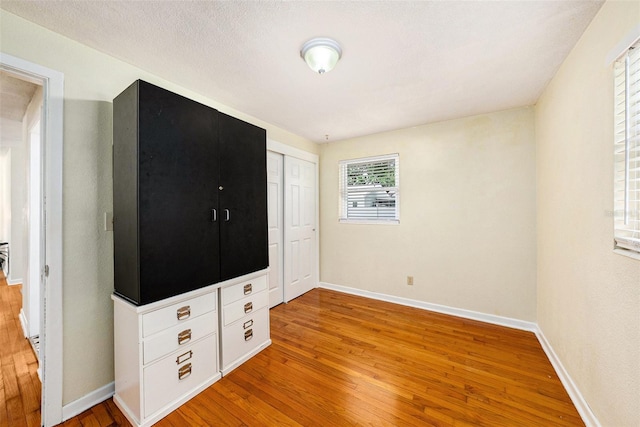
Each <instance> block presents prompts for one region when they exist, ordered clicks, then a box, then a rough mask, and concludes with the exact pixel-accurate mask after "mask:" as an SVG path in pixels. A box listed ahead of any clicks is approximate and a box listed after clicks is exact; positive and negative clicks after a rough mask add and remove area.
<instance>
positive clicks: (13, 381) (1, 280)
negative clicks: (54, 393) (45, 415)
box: [0, 273, 42, 427]
mask: <svg viewBox="0 0 640 427" xmlns="http://www.w3.org/2000/svg"><path fill="white" fill-rule="evenodd" d="M21 287H22V286H21V285H14V286H9V285H8V284H7V281H6V279H5V277H4V275H3V274H2V273H0V427H5V426H11V427H14V426H39V425H40V396H41V388H42V386H41V384H40V379H39V378H38V374H37V369H38V364H37V361H36V358H35V355H34V353H33V350H32V348H31V345H30V344H29V340H27V339H26V338H25V337H24V336H23V335H22V326H21V325H20V318H19V314H20V307H21V306H22V293H21Z"/></svg>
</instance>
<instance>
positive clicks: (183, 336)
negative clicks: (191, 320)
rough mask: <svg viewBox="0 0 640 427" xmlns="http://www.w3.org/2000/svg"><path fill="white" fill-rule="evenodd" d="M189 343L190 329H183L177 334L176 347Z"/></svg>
mask: <svg viewBox="0 0 640 427" xmlns="http://www.w3.org/2000/svg"><path fill="white" fill-rule="evenodd" d="M189 341H191V329H185V330H184V331H182V332H180V333H179V334H178V345H182V344H184V343H187V342H189Z"/></svg>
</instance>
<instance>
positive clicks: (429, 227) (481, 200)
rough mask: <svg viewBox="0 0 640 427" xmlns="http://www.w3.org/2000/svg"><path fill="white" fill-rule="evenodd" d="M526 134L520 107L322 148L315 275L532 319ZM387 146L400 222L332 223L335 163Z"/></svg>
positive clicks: (531, 159)
mask: <svg viewBox="0 0 640 427" xmlns="http://www.w3.org/2000/svg"><path fill="white" fill-rule="evenodd" d="M534 137H535V135H534V122H533V110H532V109H531V108H522V109H515V110H509V111H502V112H497V113H492V114H485V115H480V116H475V117H469V118H465V119H459V120H452V121H446V122H440V123H435V124H430V125H425V126H419V127H414V128H410V129H403V130H398V131H394V132H387V133H382V134H378V135H370V136H367V137H362V138H356V139H351V140H347V141H340V142H335V143H328V144H325V145H322V147H321V150H320V265H321V268H320V280H321V281H323V282H327V283H331V284H335V285H342V286H348V287H353V288H357V289H363V290H367V291H373V292H378V293H383V294H388V295H394V296H400V297H405V298H412V299H416V300H420V301H425V302H429V303H436V304H443V305H447V306H451V307H456V308H462V309H466V310H473V311H478V312H482V313H487V314H492V315H498V316H505V317H511V318H516V319H520V320H527V321H533V320H535V307H536V304H535V298H536V290H535V280H536V267H535V265H536V264H535V263H536V251H535V144H534ZM389 153H399V154H400V224H399V225H364V224H345V223H339V222H338V199H339V194H338V162H339V161H340V160H343V159H351V158H359V157H367V156H374V155H381V154H389ZM406 276H414V285H413V286H408V285H407V284H406Z"/></svg>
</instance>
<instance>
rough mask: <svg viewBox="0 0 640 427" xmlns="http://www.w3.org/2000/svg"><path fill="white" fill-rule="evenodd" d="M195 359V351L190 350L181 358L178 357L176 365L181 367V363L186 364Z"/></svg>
mask: <svg viewBox="0 0 640 427" xmlns="http://www.w3.org/2000/svg"><path fill="white" fill-rule="evenodd" d="M192 357H193V351H191V350H189V351H187V352H186V353H182V354H181V355H180V356H178V357H176V365H180V364H181V363H184V362H186V361H187V360H189V359H191V358H192Z"/></svg>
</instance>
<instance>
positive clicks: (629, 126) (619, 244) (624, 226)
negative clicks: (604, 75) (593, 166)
mask: <svg viewBox="0 0 640 427" xmlns="http://www.w3.org/2000/svg"><path fill="white" fill-rule="evenodd" d="M614 75H615V116H614V120H615V140H614V161H615V170H614V174H615V175H614V185H615V187H614V224H615V233H614V240H615V248H617V249H623V250H627V251H633V252H639V253H640V43H636V44H635V46H632V47H631V48H630V49H629V50H628V52H627V53H625V54H624V55H623V56H622V58H620V59H619V60H618V61H617V62H616V64H615V73H614Z"/></svg>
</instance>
